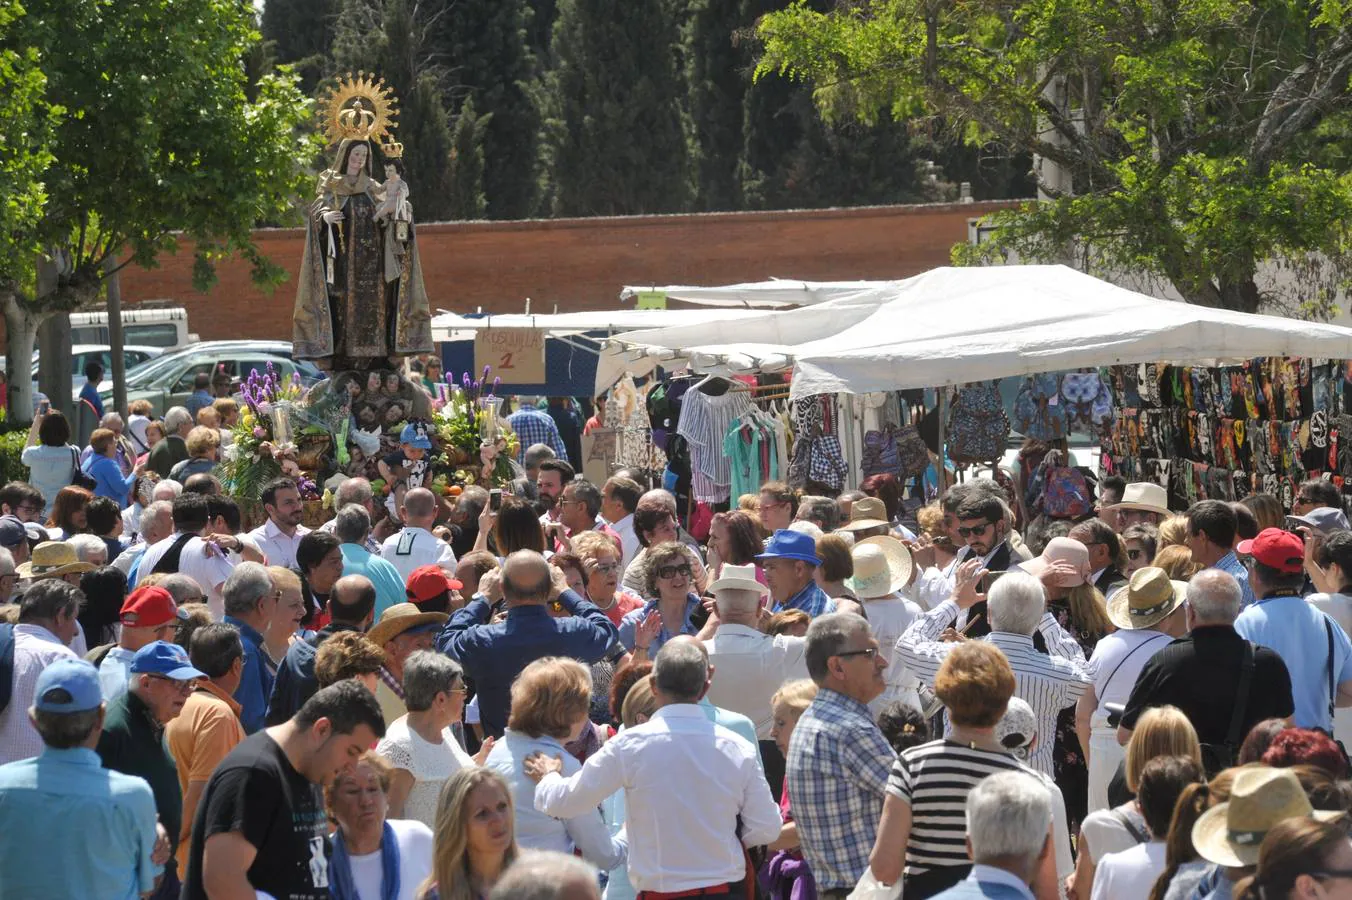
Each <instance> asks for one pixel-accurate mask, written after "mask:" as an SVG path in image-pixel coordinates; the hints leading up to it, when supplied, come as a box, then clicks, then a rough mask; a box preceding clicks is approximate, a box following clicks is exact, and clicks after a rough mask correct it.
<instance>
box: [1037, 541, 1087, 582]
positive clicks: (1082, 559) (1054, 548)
mask: <svg viewBox="0 0 1352 900" xmlns="http://www.w3.org/2000/svg"><path fill="white" fill-rule="evenodd" d="M1055 563H1069V564H1070V565H1071V566H1072V567H1073V568H1074V569H1075V574H1073V575H1071V574H1067V575H1065V576H1063V577H1062V581H1061V585H1060V586H1061V587H1079V586H1080V585H1082V584H1088V583H1089V576H1090V575H1092V574H1093V570H1092V569H1090V568H1089V548H1088V547H1086V546H1085V545H1084V544H1081V543H1080V542H1079V541H1076V540H1072V539H1070V538H1064V537H1058V538H1052V539H1051V540H1050V541H1048V542H1047V546H1046V547H1044V548H1043V549H1042V555H1041V556H1035V557H1033V558H1032V559H1030V560H1028V562H1026V563H1020V564H1019V568H1020V569H1021V570H1022V571H1024V572H1027V573H1028V574H1029V575H1032V576H1033V577H1034V578H1041V577H1042V573H1043V572H1045V571H1047V570H1048V569H1050V568H1051V567H1052V565H1053V564H1055Z"/></svg>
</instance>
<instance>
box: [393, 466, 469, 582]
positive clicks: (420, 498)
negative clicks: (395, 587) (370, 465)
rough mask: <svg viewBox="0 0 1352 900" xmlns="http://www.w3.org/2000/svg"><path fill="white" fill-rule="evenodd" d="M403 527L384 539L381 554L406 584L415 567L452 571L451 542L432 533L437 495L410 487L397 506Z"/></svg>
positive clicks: (453, 564)
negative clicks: (400, 505)
mask: <svg viewBox="0 0 1352 900" xmlns="http://www.w3.org/2000/svg"><path fill="white" fill-rule="evenodd" d="M399 517H400V518H401V519H403V520H404V528H403V530H402V531H399V532H398V533H396V534H392V535H390V536H389V537H387V538H385V543H383V544H381V546H380V556H381V558H382V559H384V560H385V561H386V562H388V563H390V564H391V565H392V566H394V567H395V568H396V569H398V570H399V577H400V578H401V579H403V582H404V584H406V585H407V584H408V577H409V576H410V575H412V574H413V570H414V569H418V568H421V567H422V566H439V567H441V568H442V569H444V570H445V571H446V574H447V575H454V574H455V553H454V551H452V550H451V545H450V544H448V543H446V542H445V541H443V540H441V539H440V538H438V537H437V536H436V535H434V534H433V533H432V524H433V523H434V522H436V520H437V498H436V495H435V494H433V493H432V492H431V491H429V490H428V489H427V488H410V489H409V491H408V493H406V494H404V504H403V506H402V507H400V509H399Z"/></svg>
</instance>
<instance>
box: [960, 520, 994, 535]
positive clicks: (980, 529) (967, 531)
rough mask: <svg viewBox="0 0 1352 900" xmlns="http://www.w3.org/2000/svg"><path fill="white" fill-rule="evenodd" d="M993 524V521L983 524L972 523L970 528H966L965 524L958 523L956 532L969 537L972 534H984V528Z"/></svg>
mask: <svg viewBox="0 0 1352 900" xmlns="http://www.w3.org/2000/svg"><path fill="white" fill-rule="evenodd" d="M994 524H995V523H994V522H987V523H986V524H985V525H973V526H972V527H971V528H968V527H967V526H966V525H959V526H958V534H960V535H962V536H963V537H971V536H972V535H974V534H985V533H986V530H987V529H989V528H990V527H991V526H992V525H994Z"/></svg>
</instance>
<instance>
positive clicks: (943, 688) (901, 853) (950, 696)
mask: <svg viewBox="0 0 1352 900" xmlns="http://www.w3.org/2000/svg"><path fill="white" fill-rule="evenodd" d="M934 687H935V693H936V694H937V695H938V696H939V699H941V700H942V701H943V702H944V704H945V705H946V706H947V707H948V717H949V721H950V722H951V723H952V726H953V727H952V731H951V733H950V734H949V736H948V737H946V738H944V739H943V740H938V741H930V742H929V743H927V744H921V745H920V746H918V747H912V748H911V749H909V750H906V751H903V752H902V754H901V755H900V756H899V757H898V758H897V761H896V763H895V764H894V765H893V766H892V774H891V777H890V778H889V779H888V782H887V799H886V801H885V802H884V804H883V814H882V820H881V821H880V822H879V825H878V836H877V839H876V840H875V842H874V844H873V853H872V855H871V856H870V857H869V864H870V865H871V866H872V869H873V874H874V876H875V877H876V878H877V879H878V880H879V881H881V882H883V883H884V884H892V883H895V882H896V880H897V879H898V878H899V877H903V875H904V879H905V887H904V889H903V891H902V895H903V896H904V897H905V898H906V900H923V898H926V897H932V896H934V895H935V894H938V893H940V892H942V891H944V890H946V889H947V888H950V887H952V886H953V885H955V884H957V883H958V882H959V881H961V880H962V879H963V878H965V877H967V873H968V872H969V871H970V870H971V867H972V866H971V860H970V859H969V858H968V856H967V824H966V818H965V805H966V803H967V794H968V792H970V791H971V789H972V788H973V787H975V786H976V784H977V782H979V781H981V779H983V778H985V777H986V776H987V775H992V774H994V773H996V772H1004V771H1009V770H1020V769H1024V766H1023V765H1022V764H1021V763H1020V762H1019V761H1018V760H1017V759H1015V758H1014V757H1013V756H1012V755H1011V754H1009V753H1008V752H1006V751H1005V749H1004V748H1003V747H1001V745H1000V742H999V741H998V740H997V739H996V737H995V726H996V725H997V724H998V723H999V721H1000V717H1001V716H1002V715H1003V714H1004V711H1005V707H1006V705H1008V703H1009V698H1010V697H1012V696H1013V694H1014V672H1013V670H1012V669H1010V667H1009V662H1008V661H1007V660H1006V659H1005V656H1004V654H1003V653H1001V652H1000V650H999V648H997V647H995V646H994V645H992V644H990V643H987V642H986V641H969V642H965V643H963V644H962V645H961V646H959V647H956V648H954V650H953V651H952V652H951V653H949V654H948V656H947V658H945V660H944V663H943V665H942V666H940V668H939V673H938V676H937V678H936V679H935V685H934ZM1050 856H1051V854H1048V857H1049V858H1050ZM1041 877H1046V878H1049V879H1051V880H1050V881H1049V882H1048V883H1049V884H1053V885H1054V884H1055V878H1056V872H1055V866H1054V862H1053V863H1052V864H1051V865H1050V866H1049V868H1048V872H1045V873H1042V875H1041Z"/></svg>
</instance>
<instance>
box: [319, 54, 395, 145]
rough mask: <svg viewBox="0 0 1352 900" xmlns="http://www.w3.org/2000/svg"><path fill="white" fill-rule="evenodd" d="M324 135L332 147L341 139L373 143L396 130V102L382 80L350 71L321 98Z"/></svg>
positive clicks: (363, 73)
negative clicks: (370, 141)
mask: <svg viewBox="0 0 1352 900" xmlns="http://www.w3.org/2000/svg"><path fill="white" fill-rule="evenodd" d="M320 114H321V115H322V117H323V126H324V132H325V134H326V136H327V137H328V139H329V142H330V143H332V144H337V143H338V142H339V141H342V140H344V139H348V138H350V139H354V140H372V141H376V140H379V139H380V138H382V137H384V136H385V135H391V136H393V134H394V129H395V128H396V127H398V123H397V122H396V121H395V120H396V119H397V118H398V117H399V109H398V101H397V100H396V99H395V97H394V94H393V92H391V91H390V89H389V88H388V87H386V86H385V80H384V79H383V78H376V77H375V75H368V74H366V73H365V72H358V73H357V74H356V75H353V74H352V73H351V72H349V73H348V74H347V77H346V78H344V79H342V80H341V81H339V82H338V83H337V84H336V85H334V87H333V88H331V89H330V90H329V92H328V93H327V95H326V96H325V97H323V98H322V99H321V102H320Z"/></svg>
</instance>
